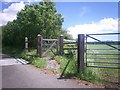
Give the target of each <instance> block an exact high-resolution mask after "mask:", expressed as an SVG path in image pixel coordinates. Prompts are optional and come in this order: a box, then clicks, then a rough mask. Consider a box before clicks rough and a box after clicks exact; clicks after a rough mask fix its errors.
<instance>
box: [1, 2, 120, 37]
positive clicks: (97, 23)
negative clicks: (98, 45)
mask: <svg viewBox="0 0 120 90" xmlns="http://www.w3.org/2000/svg"><path fill="white" fill-rule="evenodd" d="M3 1H5V0H3ZM12 1H13V2H12ZM55 3H56V8H57V11H58V13H61V14H62V15H63V17H64V23H63V26H62V27H63V28H64V29H66V30H68V31H69V34H71V35H72V36H73V37H74V38H76V37H77V34H79V33H85V34H87V33H113V32H118V2H55ZM25 4H26V3H25V2H23V1H21V2H17V3H15V2H14V0H10V2H2V12H0V17H2V18H1V21H2V23H0V25H3V24H6V23H7V22H8V21H12V20H14V19H16V13H17V12H18V11H20V10H21V9H23V8H24V6H25Z"/></svg>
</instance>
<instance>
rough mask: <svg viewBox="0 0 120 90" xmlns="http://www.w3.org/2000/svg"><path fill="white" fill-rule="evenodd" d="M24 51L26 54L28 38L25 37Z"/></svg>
mask: <svg viewBox="0 0 120 90" xmlns="http://www.w3.org/2000/svg"><path fill="white" fill-rule="evenodd" d="M25 51H26V52H28V38H27V37H25Z"/></svg>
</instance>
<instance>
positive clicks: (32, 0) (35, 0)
mask: <svg viewBox="0 0 120 90" xmlns="http://www.w3.org/2000/svg"><path fill="white" fill-rule="evenodd" d="M20 1H23V2H40V1H41V0H2V2H20Z"/></svg>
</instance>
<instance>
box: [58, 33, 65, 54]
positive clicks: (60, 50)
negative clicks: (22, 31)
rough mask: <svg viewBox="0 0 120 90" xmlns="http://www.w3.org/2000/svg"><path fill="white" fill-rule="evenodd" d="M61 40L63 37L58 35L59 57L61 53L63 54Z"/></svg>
mask: <svg viewBox="0 0 120 90" xmlns="http://www.w3.org/2000/svg"><path fill="white" fill-rule="evenodd" d="M63 39H64V37H63V35H60V36H59V39H58V40H59V54H60V55H63V53H64V50H63Z"/></svg>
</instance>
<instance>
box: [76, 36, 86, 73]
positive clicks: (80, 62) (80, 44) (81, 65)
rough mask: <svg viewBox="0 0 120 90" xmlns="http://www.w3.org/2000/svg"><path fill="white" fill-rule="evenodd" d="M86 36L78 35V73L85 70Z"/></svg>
mask: <svg viewBox="0 0 120 90" xmlns="http://www.w3.org/2000/svg"><path fill="white" fill-rule="evenodd" d="M84 39H85V36H84V34H79V35H78V62H77V63H78V64H77V71H78V72H79V71H80V70H81V71H83V70H84Z"/></svg>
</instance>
